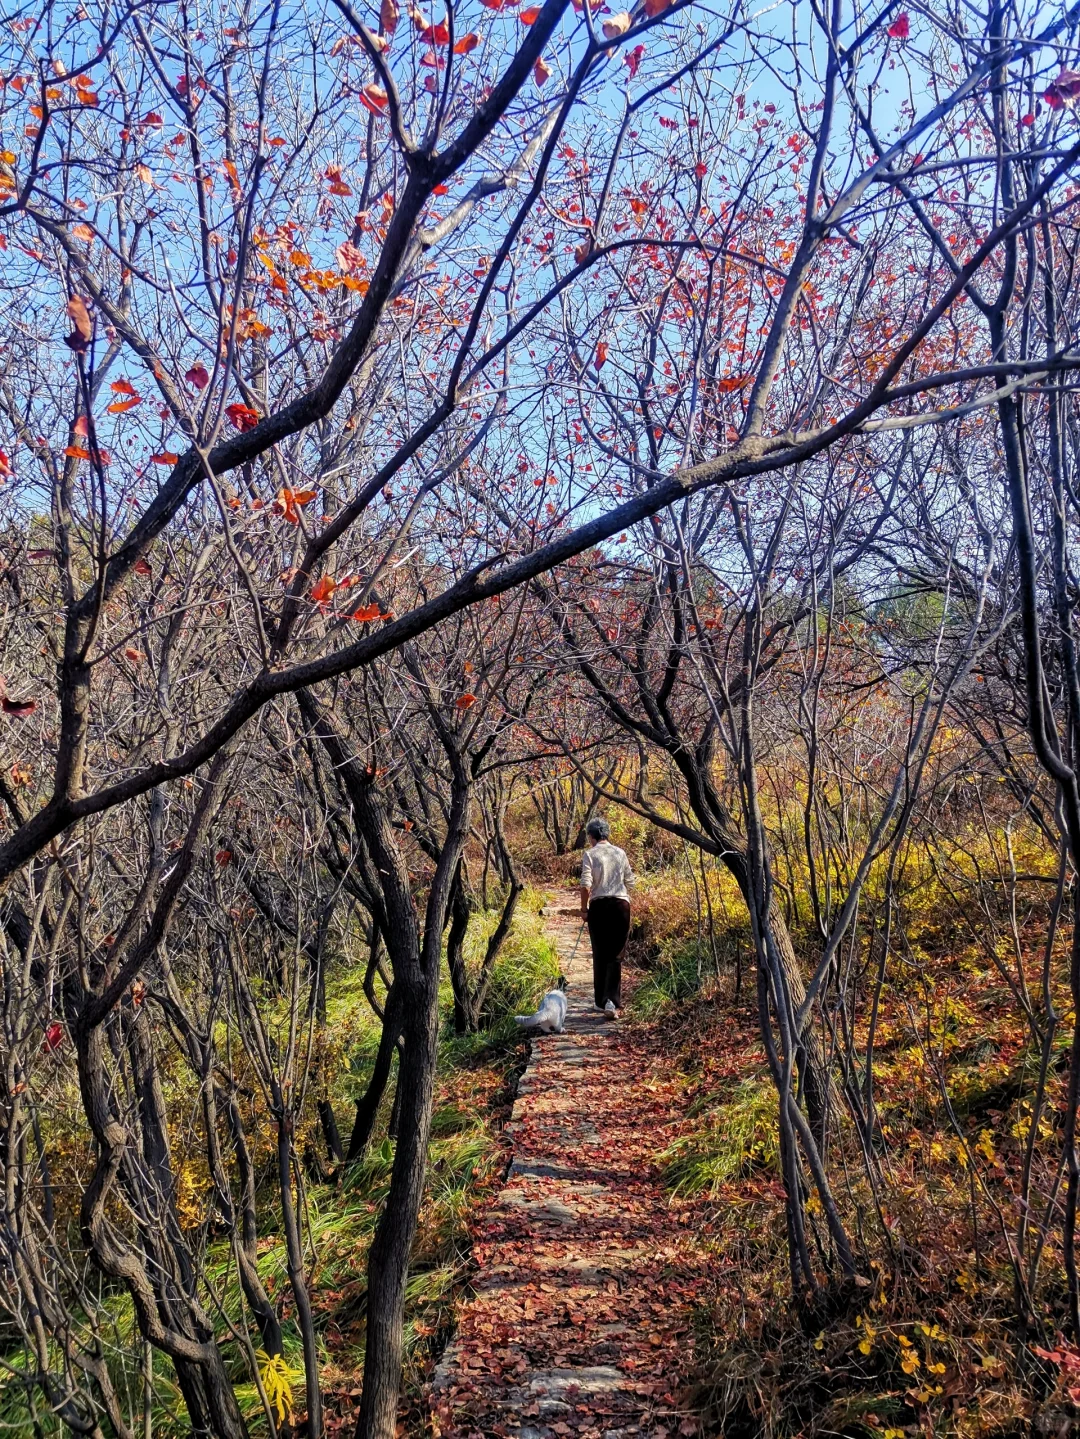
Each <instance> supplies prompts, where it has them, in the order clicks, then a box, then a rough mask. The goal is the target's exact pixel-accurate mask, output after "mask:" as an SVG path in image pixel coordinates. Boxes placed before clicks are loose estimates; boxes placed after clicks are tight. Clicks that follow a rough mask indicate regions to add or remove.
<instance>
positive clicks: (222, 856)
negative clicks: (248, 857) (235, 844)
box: [214, 849, 233, 869]
mask: <svg viewBox="0 0 1080 1439" xmlns="http://www.w3.org/2000/svg"><path fill="white" fill-rule="evenodd" d="M232 857H233V852H232V850H231V849H219V850H218V852H217V854H215V855H214V863H215V864H217V865H220V866H221V868H222V869H227V868H228V867H229V865H230V864H231V863H232Z"/></svg>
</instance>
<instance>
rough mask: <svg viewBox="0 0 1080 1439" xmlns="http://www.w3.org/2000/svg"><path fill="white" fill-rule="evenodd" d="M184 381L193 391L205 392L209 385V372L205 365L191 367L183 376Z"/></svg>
mask: <svg viewBox="0 0 1080 1439" xmlns="http://www.w3.org/2000/svg"><path fill="white" fill-rule="evenodd" d="M184 379H185V380H186V381H187V382H188V384H189V385H190V386H191V388H192V389H193V390H205V389H206V387H207V385H208V384H209V383H210V372H209V371H208V370H207V368H206V366H205V365H192V367H191V369H190V370H188V372H187V373H186V374H185V376H184Z"/></svg>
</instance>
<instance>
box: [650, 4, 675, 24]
mask: <svg viewBox="0 0 1080 1439" xmlns="http://www.w3.org/2000/svg"><path fill="white" fill-rule="evenodd" d="M671 3H672V0H645V18H646V19H647V20H655V19H656V17H657V15H662V14H663V13H664V11H665V10H667V9H669V8H670V6H671Z"/></svg>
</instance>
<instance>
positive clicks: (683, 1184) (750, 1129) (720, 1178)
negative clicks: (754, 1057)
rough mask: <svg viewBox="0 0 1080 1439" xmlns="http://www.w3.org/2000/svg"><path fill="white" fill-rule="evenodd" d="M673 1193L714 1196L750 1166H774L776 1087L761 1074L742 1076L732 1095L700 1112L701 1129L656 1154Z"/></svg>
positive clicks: (777, 1130) (777, 1152)
mask: <svg viewBox="0 0 1080 1439" xmlns="http://www.w3.org/2000/svg"><path fill="white" fill-rule="evenodd" d="M657 1160H658V1163H659V1164H660V1167H661V1169H662V1170H663V1172H664V1178H665V1180H666V1182H667V1183H668V1184H669V1185H670V1186H671V1188H672V1189H673V1190H674V1192H675V1193H676V1194H680V1195H684V1196H690V1195H695V1194H709V1195H711V1196H715V1195H716V1194H717V1192H718V1191H719V1190H720V1188H721V1187H722V1186H723V1185H725V1184H730V1183H731V1181H732V1180H733V1179H738V1178H739V1177H740V1176H742V1175H746V1174H749V1173H750V1172H751V1171H752V1170H754V1169H773V1170H777V1169H778V1168H779V1163H780V1127H779V1114H778V1105H777V1099H776V1091H775V1090H774V1089H773V1087H772V1085H771V1084H769V1082H768V1081H767V1080H760V1079H744V1080H742V1081H741V1082H740V1083H739V1084H737V1085H736V1086H735V1090H734V1093H733V1096H732V1098H731V1099H730V1100H728V1101H727V1102H726V1103H725V1104H719V1105H717V1106H716V1107H715V1108H713V1109H710V1110H708V1111H707V1113H706V1122H705V1124H704V1126H703V1127H702V1128H701V1129H698V1130H695V1131H694V1132H693V1133H692V1134H685V1135H683V1136H682V1137H681V1138H680V1139H677V1140H676V1141H675V1143H674V1144H671V1145H669V1146H668V1148H667V1149H665V1150H664V1151H663V1152H662V1153H661V1154H659V1155H658V1156H657Z"/></svg>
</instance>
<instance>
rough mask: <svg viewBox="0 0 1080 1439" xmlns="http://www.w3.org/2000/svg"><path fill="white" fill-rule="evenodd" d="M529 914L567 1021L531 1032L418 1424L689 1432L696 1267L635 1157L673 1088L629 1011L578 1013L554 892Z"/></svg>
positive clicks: (586, 964)
mask: <svg viewBox="0 0 1080 1439" xmlns="http://www.w3.org/2000/svg"><path fill="white" fill-rule="evenodd" d="M544 912H545V918H546V920H547V929H548V933H549V936H550V938H551V939H552V940H553V942H554V943H555V945H556V948H557V950H558V953H559V957H560V962H561V964H562V966H563V972H564V974H565V975H566V978H567V981H568V991H567V999H568V1014H567V1024H566V1030H565V1032H564V1033H563V1034H561V1035H544V1036H540V1037H538V1038H536V1039H534V1040H533V1042H532V1046H531V1049H532V1052H531V1055H530V1059H529V1063H528V1067H527V1068H526V1070H525V1073H524V1074H523V1075H522V1077H521V1081H520V1083H519V1086H518V1095H517V1101H516V1103H515V1105H514V1109H513V1114H512V1117H511V1120H510V1125H509V1133H510V1135H511V1138H512V1142H513V1145H514V1159H513V1162H512V1163H511V1166H510V1170H509V1173H508V1174H507V1178H506V1182H505V1186H504V1188H503V1190H502V1192H501V1193H500V1195H499V1197H498V1199H497V1200H496V1201H495V1203H494V1205H493V1206H492V1207H491V1209H490V1210H489V1211H488V1212H487V1214H486V1215H485V1218H484V1221H483V1223H482V1226H481V1229H480V1232H479V1233H478V1235H477V1236H476V1244H475V1258H476V1261H477V1264H478V1272H477V1275H476V1278H475V1280H474V1285H473V1292H472V1295H471V1296H470V1297H469V1298H468V1299H467V1300H466V1301H465V1302H464V1304H463V1307H462V1311H461V1314H460V1323H459V1327H458V1331H457V1334H456V1336H455V1338H454V1340H453V1341H452V1342H451V1344H450V1345H449V1347H448V1348H447V1351H446V1353H445V1354H444V1355H443V1358H442V1360H441V1362H440V1364H439V1366H438V1368H437V1370H436V1371H435V1375H434V1378H433V1382H432V1388H431V1410H432V1426H433V1430H434V1432H435V1433H436V1434H441V1435H445V1436H448V1439H449V1436H454V1439H457V1436H478V1435H489V1434H490V1435H515V1436H519V1439H546V1436H549V1435H566V1434H580V1435H582V1436H585V1439H592V1436H596V1439H617V1436H621V1435H629V1434H649V1435H661V1434H674V1433H676V1432H681V1433H683V1434H689V1433H694V1432H696V1425H695V1424H694V1423H693V1421H692V1420H688V1419H687V1417H686V1412H685V1410H682V1412H680V1403H679V1392H678V1391H679V1386H680V1383H681V1382H682V1378H683V1376H684V1375H685V1373H686V1370H687V1364H688V1359H689V1352H688V1351H689V1321H690V1307H691V1305H692V1303H693V1299H694V1295H695V1292H696V1291H697V1290H698V1289H699V1288H700V1287H701V1285H702V1283H703V1277H702V1276H703V1271H704V1267H705V1266H704V1260H703V1255H702V1253H701V1251H700V1250H699V1248H698V1246H697V1244H696V1242H695V1239H694V1236H693V1235H692V1234H689V1233H688V1232H687V1230H686V1228H685V1227H683V1223H681V1222H680V1220H681V1219H682V1216H681V1215H680V1213H679V1212H678V1211H677V1210H674V1209H672V1208H671V1207H670V1206H669V1203H668V1196H667V1194H666V1193H665V1191H664V1189H663V1188H662V1186H661V1185H660V1183H659V1182H658V1178H657V1176H656V1174H655V1171H654V1169H653V1167H652V1164H651V1162H650V1161H651V1158H652V1156H653V1155H654V1154H655V1153H656V1152H657V1151H658V1150H660V1149H661V1148H663V1146H664V1144H665V1142H666V1141H665V1134H666V1132H667V1130H668V1128H669V1127H670V1126H671V1124H672V1122H673V1120H674V1119H675V1118H676V1116H677V1112H678V1110H679V1108H680V1106H679V1104H678V1091H677V1086H676V1083H675V1080H674V1078H673V1077H672V1076H671V1074H670V1072H668V1068H667V1067H666V1066H664V1065H663V1064H662V1063H661V1062H660V1056H658V1054H657V1053H656V1051H655V1046H653V1045H651V1044H644V1045H643V1044H642V1036H641V1033H640V1031H639V1032H638V1033H635V1026H634V1025H633V1024H628V1023H626V1022H625V1021H620V1022H619V1023H617V1024H613V1023H611V1022H610V1021H606V1020H605V1019H604V1018H603V1017H602V1016H601V1015H599V1014H597V1013H596V1011H595V1009H594V1008H593V1004H592V960H591V954H590V951H589V941H588V935H587V934H585V935H583V936H581V938H580V942H579V943H578V944H577V948H576V953H575V941H576V940H578V938H579V934H580V924H579V921H578V919H577V915H576V909H574V908H571V907H570V905H569V902H568V899H564V898H563V897H562V896H559V897H558V898H557V899H556V900H554V901H551V900H549V902H548V904H547V905H546V907H545V911H544ZM686 1217H687V1218H688V1216H686Z"/></svg>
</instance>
